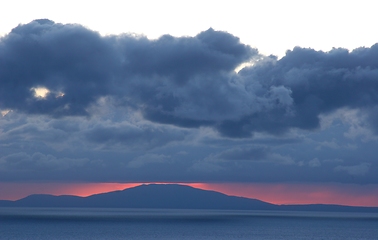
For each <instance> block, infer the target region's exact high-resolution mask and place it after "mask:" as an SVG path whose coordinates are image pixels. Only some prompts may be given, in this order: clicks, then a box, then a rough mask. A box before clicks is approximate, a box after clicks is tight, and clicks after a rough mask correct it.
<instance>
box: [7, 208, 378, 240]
mask: <svg viewBox="0 0 378 240" xmlns="http://www.w3.org/2000/svg"><path fill="white" fill-rule="evenodd" d="M0 239H91V240H94V239H290V240H294V239H305V240H306V239H350V240H352V239H353V240H358V239H378V214H376V213H375V214H373V213H371V214H369V213H324V212H272V211H216V210H215V211H214V210H211V211H210V210H151V209H82V208H79V209H78V208H75V209H73V208H70V209H67V208H0Z"/></svg>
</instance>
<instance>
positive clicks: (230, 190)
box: [188, 183, 378, 207]
mask: <svg viewBox="0 0 378 240" xmlns="http://www.w3.org/2000/svg"><path fill="white" fill-rule="evenodd" d="M188 185H190V186H192V187H196V188H201V189H204V190H213V191H217V192H221V193H224V194H227V195H232V196H240V197H247V198H254V199H259V200H261V201H265V202H269V203H273V204H338V205H349V206H371V207H378V185H363V186H361V185H356V184H336V183H334V184H277V183H272V184H269V183H193V184H188Z"/></svg>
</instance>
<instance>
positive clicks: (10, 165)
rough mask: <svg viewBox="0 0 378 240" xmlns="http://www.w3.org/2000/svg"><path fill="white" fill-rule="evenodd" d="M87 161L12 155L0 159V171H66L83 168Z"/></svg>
mask: <svg viewBox="0 0 378 240" xmlns="http://www.w3.org/2000/svg"><path fill="white" fill-rule="evenodd" d="M87 162H88V159H68V158H62V159H58V158H56V157H55V156H52V155H49V154H48V155H45V154H42V153H39V152H36V153H33V154H32V155H29V154H27V153H24V152H21V153H14V154H9V155H7V156H4V157H1V158H0V170H3V171H4V170H10V171H16V172H17V171H21V172H25V171H26V172H40V171H55V170H66V169H68V168H71V167H76V166H83V165H84V164H85V163H87Z"/></svg>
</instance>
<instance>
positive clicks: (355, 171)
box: [335, 163, 371, 176]
mask: <svg viewBox="0 0 378 240" xmlns="http://www.w3.org/2000/svg"><path fill="white" fill-rule="evenodd" d="M370 165H371V164H370V163H361V164H358V165H353V166H337V167H336V168H335V170H336V171H344V172H347V173H348V174H350V175H353V176H363V175H365V174H366V173H367V172H368V171H369V170H370Z"/></svg>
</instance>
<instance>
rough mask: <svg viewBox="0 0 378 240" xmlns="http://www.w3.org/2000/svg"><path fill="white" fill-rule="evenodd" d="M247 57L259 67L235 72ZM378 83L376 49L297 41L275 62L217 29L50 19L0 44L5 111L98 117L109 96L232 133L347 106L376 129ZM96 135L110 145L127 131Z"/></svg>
mask: <svg viewBox="0 0 378 240" xmlns="http://www.w3.org/2000/svg"><path fill="white" fill-rule="evenodd" d="M258 59H259V60H258ZM248 61H254V62H255V64H254V65H253V66H251V67H246V68H244V69H243V70H242V71H241V72H239V73H236V72H235V71H234V69H235V68H236V67H237V66H238V65H240V64H242V63H245V62H248ZM377 79H378V45H374V46H372V47H371V48H360V49H356V50H354V51H352V52H349V51H348V50H345V49H334V50H332V51H330V52H322V51H315V50H312V49H304V48H299V47H297V48H295V49H293V50H292V51H288V52H287V54H286V56H285V57H283V58H282V59H279V60H277V59H276V58H275V57H272V56H270V57H264V56H261V55H259V54H258V53H257V50H256V49H252V48H251V47H249V46H247V45H244V44H242V43H240V41H239V39H238V38H237V37H235V36H233V35H231V34H229V33H226V32H221V31H215V30H213V29H209V30H207V31H204V32H201V33H199V34H198V35H196V36H194V37H173V36H170V35H164V36H162V37H160V38H159V39H157V40H150V39H147V38H146V37H143V36H134V35H128V34H123V35H118V36H107V37H103V36H100V35H99V34H98V33H96V32H94V31H91V30H89V29H87V28H84V27H83V26H81V25H76V24H66V25H63V24H56V23H54V22H52V21H49V20H36V21H33V22H31V23H29V24H25V25H19V26H18V27H16V28H14V29H13V30H12V32H11V33H9V34H8V35H6V36H5V37H3V38H2V39H1V41H0V109H12V110H18V111H22V112H26V113H32V114H45V115H50V116H53V117H62V116H90V115H91V112H90V108H91V107H92V106H93V105H96V104H98V102H99V101H100V100H101V98H102V97H107V98H109V99H112V102H113V103H114V105H115V106H122V107H123V108H122V111H126V110H125V109H129V110H132V111H137V112H141V113H142V116H143V117H144V118H145V119H147V120H150V121H152V122H158V123H164V124H171V125H176V126H179V127H188V128H194V127H200V126H208V127H212V128H214V129H216V130H217V131H218V132H219V133H220V134H221V135H223V136H226V137H231V138H245V137H251V136H252V135H253V134H254V133H255V132H265V133H270V134H274V135H280V134H283V133H285V132H287V131H288V130H289V129H291V128H299V129H306V130H311V129H316V128H318V127H319V123H320V122H319V115H321V114H327V113H331V112H332V111H334V110H337V109H340V108H351V109H359V110H360V111H363V112H364V114H366V115H367V116H368V117H367V124H369V126H370V127H372V128H373V129H375V131H376V132H378V125H377V121H376V119H378V117H377V116H378V114H377V112H378V111H377V110H376V109H377V103H378V81H377ZM40 87H44V88H47V89H48V90H49V91H50V92H49V93H48V94H47V95H46V96H45V97H44V98H42V97H35V96H34V95H35V93H36V88H40ZM120 109H121V108H120ZM106 131H109V133H112V132H114V131H113V130H112V129H107V130H106ZM91 134H92V135H93V136H91V138H92V139H98V138H97V137H96V136H101V137H104V139H103V140H102V141H108V140H109V139H124V138H125V136H129V133H125V132H123V133H122V132H117V134H113V135H112V137H109V136H108V135H104V134H101V131H100V130H98V131H97V132H96V133H95V132H93V133H91ZM107 136H108V137H107ZM106 139H108V140H106Z"/></svg>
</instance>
